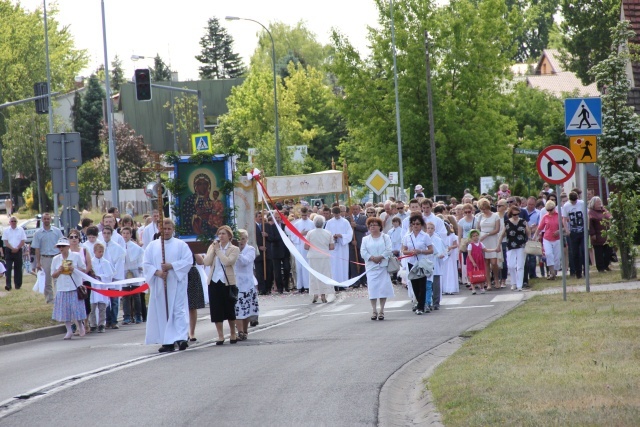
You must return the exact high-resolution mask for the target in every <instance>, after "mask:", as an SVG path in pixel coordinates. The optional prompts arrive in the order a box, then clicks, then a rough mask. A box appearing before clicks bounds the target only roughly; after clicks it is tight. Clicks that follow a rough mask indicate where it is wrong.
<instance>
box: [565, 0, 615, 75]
mask: <svg viewBox="0 0 640 427" xmlns="http://www.w3.org/2000/svg"><path fill="white" fill-rule="evenodd" d="M560 10H561V13H562V18H563V19H562V21H561V23H560V27H561V28H562V32H563V45H564V48H565V49H566V53H567V54H566V55H564V57H563V62H564V64H565V66H566V67H567V68H568V69H569V70H570V71H573V72H574V73H576V75H577V76H578V77H579V78H580V80H582V83H583V84H585V85H587V84H590V83H593V82H594V81H595V78H594V77H595V76H594V75H593V74H589V70H590V69H591V67H593V66H594V65H596V64H598V63H599V62H600V61H602V60H603V59H605V58H606V57H607V56H609V52H610V50H611V42H612V38H611V33H610V31H609V29H610V28H611V27H613V26H615V25H616V23H617V22H618V21H619V20H620V0H598V1H593V0H562V2H561V9H560Z"/></svg>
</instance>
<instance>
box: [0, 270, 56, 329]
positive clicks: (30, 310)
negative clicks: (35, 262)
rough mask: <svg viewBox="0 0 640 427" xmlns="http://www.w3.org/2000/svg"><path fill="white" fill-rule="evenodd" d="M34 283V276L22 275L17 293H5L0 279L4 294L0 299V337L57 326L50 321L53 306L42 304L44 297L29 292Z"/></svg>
mask: <svg viewBox="0 0 640 427" xmlns="http://www.w3.org/2000/svg"><path fill="white" fill-rule="evenodd" d="M35 282H36V278H35V276H34V275H31V274H24V275H23V280H22V288H21V289H20V290H19V291H17V290H15V289H13V290H11V291H10V292H5V291H4V284H5V279H4V278H3V279H0V283H1V284H2V287H1V289H2V292H3V294H4V296H2V297H0V335H6V334H12V333H16V332H24V331H29V330H32V329H37V328H43V327H45V326H52V325H57V324H58V322H56V321H54V320H51V314H52V312H53V305H52V304H46V303H45V302H44V295H42V294H39V293H36V292H33V291H32V290H31V289H32V288H33V285H34V284H35Z"/></svg>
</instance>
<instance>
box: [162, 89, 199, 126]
mask: <svg viewBox="0 0 640 427" xmlns="http://www.w3.org/2000/svg"><path fill="white" fill-rule="evenodd" d="M151 87H155V88H158V89H165V90H169V91H175V92H184V93H190V94H191V95H196V96H197V97H198V127H199V128H200V130H199V132H205V129H204V105H203V104H202V92H200V91H199V90H195V89H184V88H180V87H173V86H165V85H159V84H155V83H151Z"/></svg>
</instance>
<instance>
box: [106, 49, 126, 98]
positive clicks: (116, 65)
mask: <svg viewBox="0 0 640 427" xmlns="http://www.w3.org/2000/svg"><path fill="white" fill-rule="evenodd" d="M109 82H110V83H111V88H112V90H113V92H114V93H118V92H120V88H121V87H122V84H123V83H124V82H125V78H124V70H123V69H122V60H121V59H120V57H119V56H118V55H116V56H115V58H113V61H111V79H110V81H109Z"/></svg>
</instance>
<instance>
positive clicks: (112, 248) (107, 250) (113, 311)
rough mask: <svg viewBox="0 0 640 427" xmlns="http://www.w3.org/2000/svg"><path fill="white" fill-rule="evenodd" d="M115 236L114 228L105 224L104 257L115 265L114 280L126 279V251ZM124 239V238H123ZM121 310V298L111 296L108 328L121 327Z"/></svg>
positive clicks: (115, 287) (103, 235)
mask: <svg viewBox="0 0 640 427" xmlns="http://www.w3.org/2000/svg"><path fill="white" fill-rule="evenodd" d="M112 236H113V228H111V227H110V226H108V225H105V226H104V228H103V229H102V239H103V240H104V257H105V258H106V259H108V260H109V261H110V262H111V264H112V265H113V269H114V270H115V272H114V274H113V279H114V280H122V279H124V259H125V256H126V253H125V251H124V248H123V247H122V246H120V245H118V244H117V243H115V242H114V241H113V240H111V237H112ZM123 241H124V239H123ZM109 289H116V290H119V289H120V285H118V286H114V287H113V288H109ZM119 310H120V298H119V297H114V298H111V306H110V307H109V310H108V311H107V329H109V328H111V329H120V328H119V327H118V311H119Z"/></svg>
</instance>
